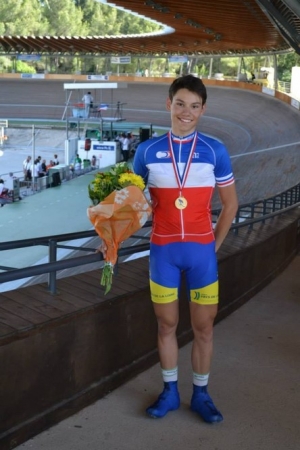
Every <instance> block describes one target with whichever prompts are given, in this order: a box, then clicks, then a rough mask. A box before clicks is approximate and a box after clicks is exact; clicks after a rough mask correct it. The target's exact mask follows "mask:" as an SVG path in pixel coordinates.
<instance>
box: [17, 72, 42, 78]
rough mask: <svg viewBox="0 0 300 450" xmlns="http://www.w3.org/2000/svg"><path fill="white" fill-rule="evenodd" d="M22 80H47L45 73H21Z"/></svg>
mask: <svg viewBox="0 0 300 450" xmlns="http://www.w3.org/2000/svg"><path fill="white" fill-rule="evenodd" d="M21 78H40V79H42V78H45V74H44V73H21Z"/></svg>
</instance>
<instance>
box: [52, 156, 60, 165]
mask: <svg viewBox="0 0 300 450" xmlns="http://www.w3.org/2000/svg"><path fill="white" fill-rule="evenodd" d="M53 162H54V165H55V166H58V164H59V161H58V157H57V155H56V154H55V155H54V157H53Z"/></svg>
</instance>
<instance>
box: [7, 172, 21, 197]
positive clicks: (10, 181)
mask: <svg viewBox="0 0 300 450" xmlns="http://www.w3.org/2000/svg"><path fill="white" fill-rule="evenodd" d="M17 179H18V177H15V176H14V174H13V172H9V177H8V180H6V187H7V189H8V195H10V196H11V197H12V198H13V201H14V200H15V190H14V180H17ZM22 198H23V197H21V196H20V195H19V200H22Z"/></svg>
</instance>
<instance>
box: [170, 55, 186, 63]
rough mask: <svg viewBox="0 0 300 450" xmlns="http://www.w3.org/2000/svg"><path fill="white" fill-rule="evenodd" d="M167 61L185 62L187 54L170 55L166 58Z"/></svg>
mask: <svg viewBox="0 0 300 450" xmlns="http://www.w3.org/2000/svg"><path fill="white" fill-rule="evenodd" d="M168 61H169V63H186V62H188V57H187V56H170V58H168Z"/></svg>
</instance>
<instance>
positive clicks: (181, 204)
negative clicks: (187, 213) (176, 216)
mask: <svg viewBox="0 0 300 450" xmlns="http://www.w3.org/2000/svg"><path fill="white" fill-rule="evenodd" d="M187 204H188V202H187V199H186V198H184V197H178V198H176V200H175V206H176V208H177V209H185V208H186V207H187Z"/></svg>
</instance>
